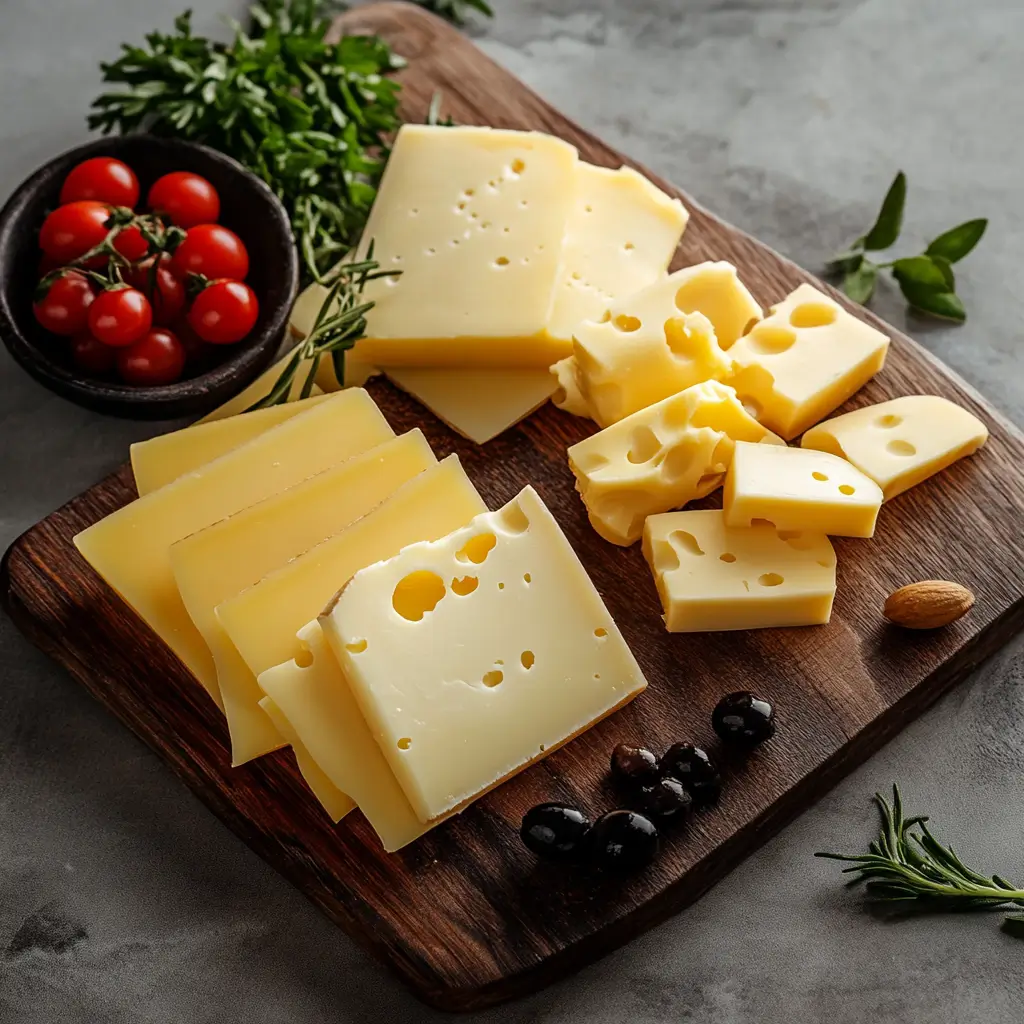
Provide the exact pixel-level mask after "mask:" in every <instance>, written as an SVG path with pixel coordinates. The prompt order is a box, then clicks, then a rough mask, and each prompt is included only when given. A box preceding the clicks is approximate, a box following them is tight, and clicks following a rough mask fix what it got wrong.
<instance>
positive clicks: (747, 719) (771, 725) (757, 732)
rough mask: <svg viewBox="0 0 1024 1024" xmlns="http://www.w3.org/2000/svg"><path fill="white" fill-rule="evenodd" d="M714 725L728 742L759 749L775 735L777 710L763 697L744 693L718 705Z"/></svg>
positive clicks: (728, 696) (737, 694)
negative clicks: (759, 745) (759, 746)
mask: <svg viewBox="0 0 1024 1024" xmlns="http://www.w3.org/2000/svg"><path fill="white" fill-rule="evenodd" d="M711 724H712V726H714V729H715V732H717V733H718V735H719V736H721V737H722V739H723V740H725V741H726V742H727V743H735V744H737V745H739V746H744V747H756V746H757V744H758V743H763V742H764V741H765V740H770V739H771V738H772V737H773V736H774V735H775V711H774V709H773V708H772V706H771V704H769V703H768V701H766V700H765V699H764V698H763V697H758V696H757V695H756V694H753V693H748V692H747V691H746V690H741V691H740V692H739V693H730V694H728V695H727V696H725V697H723V698H722V699H721V700H720V701H719V702H718V705H717V707H716V708H715V710H714V712H712V715H711Z"/></svg>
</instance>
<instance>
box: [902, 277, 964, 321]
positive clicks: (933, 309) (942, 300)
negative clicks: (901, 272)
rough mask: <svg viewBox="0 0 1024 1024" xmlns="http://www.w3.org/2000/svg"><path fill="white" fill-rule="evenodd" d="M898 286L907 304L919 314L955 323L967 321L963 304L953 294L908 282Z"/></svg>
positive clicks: (903, 281)
mask: <svg viewBox="0 0 1024 1024" xmlns="http://www.w3.org/2000/svg"><path fill="white" fill-rule="evenodd" d="M899 285H900V291H901V292H903V295H904V297H905V298H906V300H907V302H909V303H910V305H911V306H913V307H914V309H916V310H918V311H919V312H921V313H928V314H929V315H930V316H937V317H941V318H942V319H943V320H953V321H955V322H956V323H963V322H964V320H966V319H967V312H966V310H965V309H964V304H963V303H962V302H961V301H960V298H959V296H958V295H957V294H956V293H955V292H948V291H942V290H937V289H935V288H930V287H927V286H925V285H921V284H918V283H917V282H916V281H910V280H901V281H900V282H899Z"/></svg>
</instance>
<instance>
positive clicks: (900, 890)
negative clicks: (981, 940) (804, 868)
mask: <svg viewBox="0 0 1024 1024" xmlns="http://www.w3.org/2000/svg"><path fill="white" fill-rule="evenodd" d="M875 803H876V804H877V805H878V810H879V812H880V814H881V818H882V827H881V831H880V832H879V835H878V838H877V839H876V840H875V841H874V842H872V843H871V844H870V845H869V847H868V850H869V852H868V853H862V854H856V855H854V854H842V853H827V852H820V853H816V854H815V856H816V857H825V858H828V859H829V860H840V861H846V862H848V863H849V864H851V865H852V866H851V867H848V868H844V869H843V873H844V874H849V873H853V874H854V877H853V878H852V879H851V880H850V885H857V884H858V883H860V882H863V883H864V884H865V888H866V890H867V895H868V898H869V899H870V900H872V901H875V902H878V903H883V904H892V905H894V906H897V907H899V908H900V909H903V910H907V911H916V912H925V913H927V912H937V911H939V912H941V911H957V910H998V909H1000V908H1007V907H1008V906H1015V907H1024V889H1018V888H1017V887H1016V886H1014V885H1013V884H1012V883H1011V882H1008V881H1007V880H1006V879H1005V878H1000V876H999V875H992V876H991V877H986V876H985V875H982V874H980V873H979V872H977V871H975V870H974V869H973V868H970V867H968V866H967V865H966V864H965V863H964V862H963V861H962V860H961V859H960V858H959V857H958V856H957V855H956V853H955V852H954V851H953V848H952V847H951V846H943V845H942V843H940V842H939V841H938V840H937V839H936V838H935V836H934V835H933V834H932V832H931V830H930V829H929V828H928V825H927V824H926V823H927V821H928V818H927V817H926V816H924V815H918V816H916V817H913V818H904V816H903V799H902V797H901V796H900V791H899V787H898V786H895V785H894V786H893V787H892V805H891V806H890V804H889V802H888V801H887V800H886V799H885V797H883V796H882V795H881V794H879V793H876V794H875ZM915 829H916V830H917V831H914V830H915ZM1003 928H1004V930H1005V931H1006V932H1007V933H1008V934H1010V935H1013V936H1014V937H1015V938H1024V915H1012V914H1011V915H1009V916H1008V917H1007V918H1006V919H1005V920H1004V923H1003Z"/></svg>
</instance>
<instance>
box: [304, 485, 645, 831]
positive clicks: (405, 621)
mask: <svg viewBox="0 0 1024 1024" xmlns="http://www.w3.org/2000/svg"><path fill="white" fill-rule="evenodd" d="M320 624H321V626H322V627H323V629H324V633H325V635H326V637H327V640H328V643H329V644H330V645H331V649H332V650H333V651H334V653H335V656H336V657H337V658H338V660H339V662H340V663H341V666H342V671H343V672H344V673H345V676H346V678H347V679H348V680H349V683H350V685H351V687H352V691H353V693H354V695H355V697H356V700H357V702H358V703H359V706H360V708H361V709H362V711H363V715H364V717H365V719H366V721H367V724H368V725H369V727H370V731H371V732H372V733H373V734H374V736H375V738H376V740H377V742H378V744H379V746H380V748H381V750H382V752H383V754H384V757H385V758H386V759H387V761H388V763H389V764H390V765H391V769H392V771H393V772H394V773H395V777H396V778H397V779H398V781H399V783H400V784H401V786H402V789H403V790H404V792H405V794H406V796H407V797H408V798H409V802H410V803H411V804H412V807H413V810H414V811H415V812H416V814H417V816H418V817H419V819H420V820H421V821H424V822H429V821H431V820H434V819H436V818H437V817H439V816H440V815H442V814H445V813H447V812H449V811H452V810H456V809H458V808H461V807H463V806H465V805H466V804H467V803H468V802H469V801H471V800H473V799H475V798H477V797H478V796H480V795H481V794H482V793H484V792H487V791H488V790H489V789H491V788H493V787H494V786H496V785H498V784H499V783H500V782H502V781H503V780H504V779H506V778H508V777H509V776H511V775H512V774H514V773H516V772H518V771H520V770H521V769H522V768H524V767H525V766H526V765H528V764H530V763H531V762H533V761H535V760H537V759H539V758H541V757H543V756H545V755H546V754H547V753H550V751H551V750H553V749H554V748H556V747H558V746H560V745H561V744H563V743H565V742H567V741H568V740H570V739H572V738H573V737H574V736H576V735H578V734H579V733H581V732H583V731H584V730H586V729H587V728H589V727H590V726H591V725H593V724H594V723H595V722H597V721H599V720H600V719H602V718H604V717H605V716H606V715H608V714H610V713H611V712H613V711H614V710H616V708H618V707H620V706H621V705H622V704H624V703H626V702H627V701H628V700H630V699H632V698H633V697H634V696H636V695H637V694H638V693H639V692H641V691H642V690H643V689H644V687H645V686H646V681H645V680H644V677H643V674H642V672H641V670H640V667H639V665H637V663H636V660H635V659H634V658H633V655H632V653H631V652H630V650H629V647H628V646H627V645H626V642H625V640H624V639H623V638H622V635H621V633H620V632H619V630H618V627H617V626H616V625H615V622H614V620H613V619H612V617H611V615H610V614H609V612H608V610H607V608H606V607H605V605H604V602H603V601H602V600H601V597H600V595H599V594H598V593H597V590H596V589H595V588H594V585H593V583H592V582H591V581H590V578H589V577H588V576H587V574H586V571H585V570H584V568H583V566H582V565H581V564H580V562H579V559H578V558H577V557H576V554H575V552H574V551H573V549H572V547H571V545H570V544H569V542H568V541H567V540H566V538H565V536H564V534H563V533H562V531H561V529H560V528H559V526H558V524H557V523H556V522H555V520H554V517H553V516H552V515H551V513H550V512H549V511H548V510H547V508H546V507H545V506H544V504H543V502H542V501H541V500H540V498H539V497H538V496H537V494H536V492H535V491H534V490H533V488H531V487H527V488H526V489H525V490H523V491H522V492H521V493H520V494H519V495H518V497H516V498H514V499H513V500H512V501H510V502H509V503H508V504H507V505H506V506H505V507H504V508H502V509H500V510H499V511H497V512H489V513H485V514H483V515H481V516H478V517H477V518H476V519H475V520H474V521H473V522H472V523H471V524H470V525H469V526H467V527H465V528H464V529H461V530H457V531H455V532H454V533H452V534H451V535H450V536H448V537H445V538H443V539H441V540H439V541H436V542H434V543H428V544H413V545H411V546H409V547H407V548H406V549H405V550H403V551H402V552H401V553H400V554H398V555H397V556H396V557H394V558H392V559H390V560H389V561H387V562H382V563H378V564H377V565H372V566H369V567H368V568H366V569H364V570H363V571H361V572H357V573H356V574H355V575H354V576H353V577H352V579H351V580H350V581H349V582H348V583H347V584H346V585H345V587H344V588H343V589H342V590H341V592H340V593H339V595H338V597H337V598H336V600H335V601H334V603H333V604H332V606H331V607H330V608H329V609H328V610H327V611H326V612H325V613H324V614H323V615H321V616H320Z"/></svg>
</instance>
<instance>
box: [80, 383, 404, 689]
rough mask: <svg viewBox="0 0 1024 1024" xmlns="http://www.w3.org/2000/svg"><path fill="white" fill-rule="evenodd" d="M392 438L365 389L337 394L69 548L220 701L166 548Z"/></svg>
mask: <svg viewBox="0 0 1024 1024" xmlns="http://www.w3.org/2000/svg"><path fill="white" fill-rule="evenodd" d="M392 436H393V431H392V430H391V428H390V427H389V426H388V425H387V422H386V421H385V419H384V417H383V416H382V415H381V414H380V410H378V408H377V407H376V406H375V405H374V404H373V401H372V400H371V399H370V396H369V395H367V393H366V392H365V391H361V390H358V389H353V390H351V391H346V392H343V393H342V394H340V395H335V396H334V397H333V398H331V400H330V401H327V402H321V403H319V404H317V405H316V406H314V407H313V408H312V409H308V410H307V411H306V412H304V413H302V414H301V415H299V416H295V417H293V418H292V419H290V420H287V421H286V422H284V423H281V424H279V425H278V426H276V427H273V428H271V429H270V430H268V431H267V432H266V433H264V434H261V435H260V436H259V437H256V438H254V439H253V440H252V441H249V442H248V443H246V444H243V445H241V446H240V447H239V448H235V449H234V450H233V451H230V452H228V453H227V454H225V455H222V456H221V457H220V458H218V459H215V460H214V461H213V462H210V463H208V464H207V465H205V466H203V467H201V468H200V469H197V470H195V471H194V472H192V473H189V474H187V475H186V476H183V477H181V478H180V479H178V480H175V481H174V482H173V483H170V484H168V485H167V486H166V487H161V488H160V490H158V491H153V492H152V493H150V494H147V495H146V496H145V497H144V498H139V499H138V500H137V501H133V502H132V503H131V504H129V505H126V506H124V508H121V509H118V510H117V511H116V512H114V513H112V514H111V515H109V516H107V517H106V518H105V519H102V520H100V522H98V523H96V524H95V525H94V526H91V527H89V529H87V530H84V531H83V532H82V533H80V534H78V536H76V537H75V546H76V547H77V548H78V550H79V551H80V552H81V553H82V555H83V557H84V558H85V560H86V561H87V562H88V563H89V564H90V565H91V566H92V567H93V568H94V569H95V570H96V571H97V572H98V573H99V574H100V575H101V576H102V577H103V578H104V579H105V580H106V581H107V583H108V584H110V586H111V587H112V588H113V589H114V590H115V591H117V593H118V594H120V596H121V597H122V598H123V600H124V601H125V602H126V603H127V604H129V605H130V606H131V607H132V608H133V609H134V610H135V611H136V612H137V613H138V615H139V616H140V617H141V618H142V619H143V621H145V622H146V623H147V624H148V625H149V627H150V628H151V629H152V630H153V631H154V632H155V633H156V634H157V636H159V637H160V639H161V640H163V641H164V643H166V644H167V646H168V647H170V648H171V650H172V651H174V653H175V654H176V655H177V656H178V657H179V658H180V659H181V660H182V662H184V664H185V666H186V667H187V668H188V669H189V670H190V671H191V672H192V673H193V675H195V676H196V678H197V679H198V680H199V681H200V682H201V683H202V684H203V686H204V687H205V688H206V689H207V691H208V692H209V693H210V695H211V696H212V697H213V698H214V699H215V700H219V692H218V689H217V678H216V671H215V668H214V663H213V658H212V656H211V654H210V651H209V649H208V648H207V646H206V643H205V642H204V640H203V638H202V635H201V634H200V633H199V631H198V630H197V629H196V627H195V625H194V624H193V622H192V619H191V618H190V617H189V614H188V612H187V611H186V610H185V606H184V604H182V601H181V595H180V594H179V593H178V588H177V585H176V584H175V582H174V574H173V572H172V571H171V559H170V547H171V545H172V544H173V543H174V542H175V541H178V540H181V539H182V538H184V537H187V536H188V535H189V534H191V533H195V532H196V531H197V530H201V529H203V528H204V527H206V526H209V525H211V524H212V523H215V522H217V520H218V519H223V518H224V517H225V516H229V515H231V514H232V513H233V512H237V511H239V510H240V509H242V508H245V507H246V506H247V505H253V504H255V503H256V502H257V501H262V500H263V499H264V498H266V497H269V496H270V495H272V494H276V493H278V492H279V491H283V490H285V489H286V488H288V487H291V486H292V485H293V484H296V483H298V482H299V481H300V480H304V479H305V478H306V477H308V476H311V475H313V474H314V473H318V472H320V471H321V470H323V469H326V468H328V467H329V466H333V465H336V464H337V463H339V462H343V461H344V460H345V459H347V458H349V457H351V456H352V455H356V454H358V453H359V452H362V451H366V449H368V448H372V447H373V446H374V445H377V444H380V443H381V442H382V441H386V440H387V439H388V438H389V437H392Z"/></svg>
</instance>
